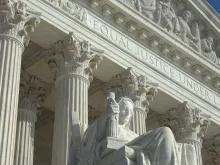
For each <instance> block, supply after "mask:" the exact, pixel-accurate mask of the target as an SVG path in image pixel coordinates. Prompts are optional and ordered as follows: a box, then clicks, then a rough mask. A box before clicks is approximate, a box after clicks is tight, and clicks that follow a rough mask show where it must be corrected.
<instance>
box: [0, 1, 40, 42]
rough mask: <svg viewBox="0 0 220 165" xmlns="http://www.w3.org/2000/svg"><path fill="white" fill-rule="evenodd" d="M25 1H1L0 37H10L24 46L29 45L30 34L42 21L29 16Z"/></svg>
mask: <svg viewBox="0 0 220 165" xmlns="http://www.w3.org/2000/svg"><path fill="white" fill-rule="evenodd" d="M26 9H27V7H26V5H25V4H24V2H23V1H18V2H16V3H12V2H11V0H1V1H0V36H9V37H13V38H15V39H17V40H19V41H20V42H21V43H22V44H24V46H27V45H28V43H29V40H30V38H29V36H28V33H29V32H32V31H34V28H35V27H36V25H37V24H38V23H40V19H39V18H38V17H37V16H34V15H31V14H28V13H27V11H26Z"/></svg>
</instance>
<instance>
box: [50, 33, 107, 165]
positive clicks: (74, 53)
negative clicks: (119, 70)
mask: <svg viewBox="0 0 220 165" xmlns="http://www.w3.org/2000/svg"><path fill="white" fill-rule="evenodd" d="M102 53H103V51H101V50H98V49H97V48H94V47H93V46H92V45H91V44H90V43H89V42H88V41H85V40H84V41H82V40H80V39H79V38H77V37H76V36H74V34H73V33H69V35H67V36H66V37H65V38H64V40H60V41H57V42H56V43H55V44H54V45H53V46H52V48H51V49H50V50H48V56H47V57H46V61H47V63H48V65H49V67H50V68H51V70H52V71H53V72H54V73H55V79H56V87H57V106H56V108H55V123H54V139H53V144H54V145H53V155H52V164H54V165H60V164H65V165H67V163H69V162H71V163H70V164H76V161H77V159H76V148H77V147H76V146H78V145H79V140H80V136H81V135H82V134H83V133H84V131H85V130H86V129H87V127H88V88H89V85H90V82H91V81H92V80H93V72H94V71H95V70H97V67H98V64H99V63H100V62H101V60H102V56H101V54H102ZM77 98H81V99H77ZM67 100H69V101H67ZM58 125H59V126H58ZM73 128H74V129H73ZM61 134H62V135H63V136H60V135H61ZM63 144H66V145H65V146H63ZM61 152H62V153H64V154H62V155H61V154H60V153H61Z"/></svg>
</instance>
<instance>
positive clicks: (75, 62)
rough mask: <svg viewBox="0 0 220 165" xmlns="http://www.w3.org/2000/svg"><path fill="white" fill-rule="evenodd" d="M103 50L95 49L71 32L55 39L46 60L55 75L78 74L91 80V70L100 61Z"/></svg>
mask: <svg viewBox="0 0 220 165" xmlns="http://www.w3.org/2000/svg"><path fill="white" fill-rule="evenodd" d="M102 53H103V51H101V50H98V49H95V48H94V47H92V45H91V44H90V43H89V42H88V41H85V40H84V41H81V40H80V39H78V38H77V37H76V36H74V34H73V33H69V35H68V36H67V37H66V38H65V39H64V40H60V41H57V42H56V43H55V44H54V45H53V47H52V48H51V49H50V50H49V51H48V56H47V57H46V61H47V63H48V65H49V67H50V68H51V70H52V71H53V72H54V73H55V75H56V77H59V76H62V75H65V74H78V75H80V76H83V77H85V78H87V79H88V80H89V81H92V80H93V71H94V70H96V69H97V68H98V64H99V63H100V62H101V61H102V56H101V54H102Z"/></svg>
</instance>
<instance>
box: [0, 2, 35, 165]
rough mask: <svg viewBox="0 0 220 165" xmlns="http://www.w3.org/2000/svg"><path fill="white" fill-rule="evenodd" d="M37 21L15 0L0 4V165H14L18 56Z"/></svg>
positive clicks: (18, 81) (19, 68) (19, 56)
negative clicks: (14, 0)
mask: <svg viewBox="0 0 220 165" xmlns="http://www.w3.org/2000/svg"><path fill="white" fill-rule="evenodd" d="M38 23H39V19H38V18H37V17H34V16H33V15H28V14H27V13H26V5H25V4H24V3H23V1H21V0H18V1H16V2H15V3H14V2H12V1H11V0H1V1H0V164H1V165H13V160H14V150H15V134H16V121H17V113H18V99H19V83H20V70H21V55H22V52H23V50H24V46H27V45H28V43H29V40H30V38H29V36H28V32H29V31H33V30H34V27H35V26H36V25H37V24H38Z"/></svg>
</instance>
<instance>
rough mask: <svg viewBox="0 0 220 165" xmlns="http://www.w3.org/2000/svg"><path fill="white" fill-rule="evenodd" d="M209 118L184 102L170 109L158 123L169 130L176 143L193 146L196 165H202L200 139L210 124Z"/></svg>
mask: <svg viewBox="0 0 220 165" xmlns="http://www.w3.org/2000/svg"><path fill="white" fill-rule="evenodd" d="M210 118H211V117H210V116H208V115H205V114H204V113H202V112H201V110H199V109H197V108H193V107H191V106H190V105H189V104H188V103H187V102H184V103H183V104H181V105H180V106H178V107H177V108H172V109H171V110H169V111H168V113H166V114H164V115H162V116H160V118H159V123H160V124H161V125H162V126H168V127H170V128H171V130H172V131H173V133H174V136H175V138H176V141H177V142H179V143H187V144H192V145H194V147H195V149H196V155H197V164H198V165H202V164H203V163H202V153H201V149H202V142H203V140H202V137H203V136H204V133H205V132H206V131H207V128H208V126H209V124H210Z"/></svg>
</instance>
